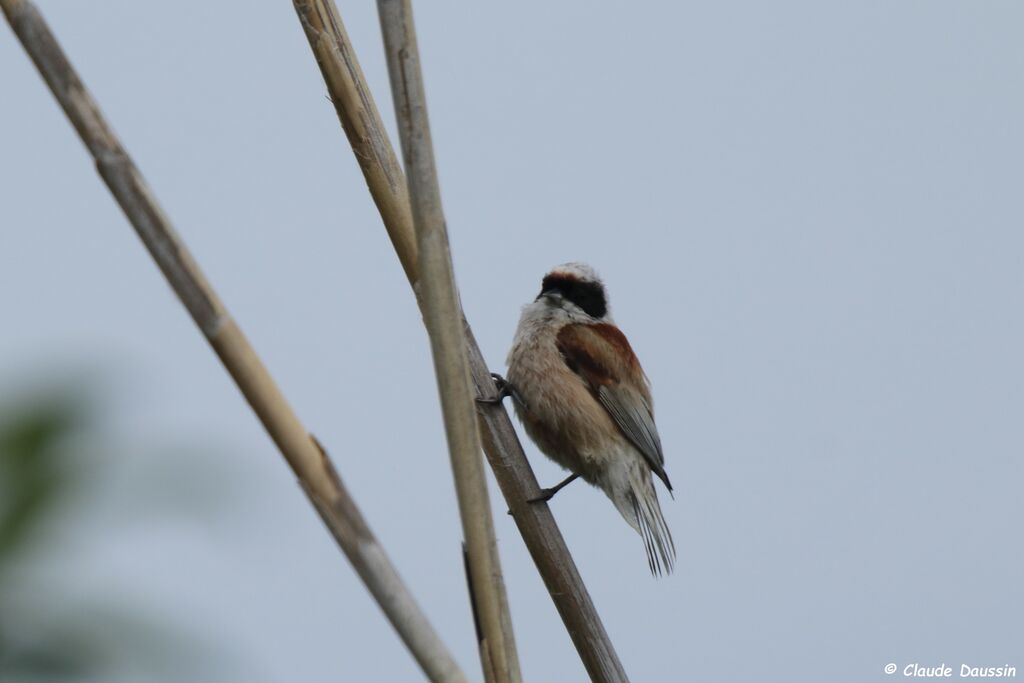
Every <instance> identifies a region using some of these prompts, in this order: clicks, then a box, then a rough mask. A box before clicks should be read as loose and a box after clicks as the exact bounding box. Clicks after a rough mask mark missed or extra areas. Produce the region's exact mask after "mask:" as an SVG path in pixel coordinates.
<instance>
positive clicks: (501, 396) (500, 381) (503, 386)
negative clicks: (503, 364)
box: [476, 372, 527, 410]
mask: <svg viewBox="0 0 1024 683" xmlns="http://www.w3.org/2000/svg"><path fill="white" fill-rule="evenodd" d="M491 379H493V380H494V387H495V388H496V389H497V390H498V395H497V396H492V397H488V398H483V397H477V399H476V401H477V403H484V404H487V405H498V404H500V403H501V402H502V401H504V400H505V397H506V396H511V397H512V400H513V401H515V402H516V403H518V404H519V407H520V408H522V409H523V410H526V409H527V408H526V401H524V400H523V397H522V396H521V395H520V394H519V390H518V389H516V388H515V387H514V386H513V385H512V383H511V382H509V381H508V380H507V379H505V378H504V377H502V376H501V375H499V374H498V373H496V372H492V373H491Z"/></svg>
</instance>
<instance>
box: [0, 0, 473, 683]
mask: <svg viewBox="0 0 1024 683" xmlns="http://www.w3.org/2000/svg"><path fill="white" fill-rule="evenodd" d="M0 6H2V8H3V11H4V14H5V15H6V17H7V20H8V22H9V23H10V25H11V28H12V29H13V30H14V33H15V34H16V35H17V36H18V38H19V40H20V41H21V43H22V45H23V46H24V48H25V50H26V52H28V54H29V56H30V57H31V59H32V61H33V62H34V63H35V65H36V67H37V68H38V69H39V72H40V74H41V75H42V77H43V79H44V80H45V81H46V83H47V85H48V86H49V87H50V90H51V91H52V92H53V94H54V95H55V96H56V98H57V101H58V102H59V103H60V106H61V108H62V109H63V110H64V112H65V113H66V114H67V116H68V118H69V119H70V120H71V123H72V125H74V127H75V130H77V131H78V134H79V136H80V137H81V138H82V141H83V142H84V143H85V145H86V147H87V148H88V149H89V152H90V153H91V154H92V156H93V158H94V159H95V161H96V167H97V170H98V171H99V174H100V176H101V177H102V178H103V180H104V182H105V183H106V184H107V187H108V188H109V189H110V192H111V193H112V194H113V195H114V198H115V199H116V200H117V202H118V204H119V205H120V206H121V208H122V210H123V211H124V213H125V215H126V216H127V217H128V220H129V221H130V222H131V224H132V226H134V228H135V231H136V232H137V233H138V235H139V237H140V238H141V239H142V241H143V243H144V244H145V246H146V248H147V249H148V250H149V253H150V255H151V256H152V257H153V259H154V260H155V261H156V262H157V265H158V266H159V267H160V270H161V271H163V273H164V276H165V277H166V278H167V281H168V282H169V283H170V285H171V287H172V289H173V290H174V292H175V293H176V294H177V295H178V298H179V299H181V301H182V303H183V304H184V305H185V308H186V309H188V312H189V313H190V314H191V316H192V319H193V320H194V321H195V323H196V325H197V326H198V327H199V329H200V330H201V331H202V333H203V335H204V336H205V337H206V339H207V340H208V341H209V343H210V345H211V346H212V347H213V349H214V351H215V352H216V353H217V355H218V356H219V357H220V359H221V361H222V362H223V364H224V367H225V368H227V370H228V372H229V373H230V375H231V377H232V378H233V379H234V380H235V383H236V384H237V385H238V388H239V389H240V390H241V392H242V394H243V395H244V396H245V398H246V400H247V401H248V402H249V404H250V405H251V406H252V409H253V411H255V413H256V415H257V417H258V418H259V419H260V421H261V422H262V423H263V426H264V427H265V428H266V430H267V432H268V433H269V435H270V437H271V438H272V439H273V441H274V443H275V444H277V447H278V449H280V451H281V454H282V455H283V456H284V457H285V459H286V460H287V461H288V464H289V465H290V466H291V468H292V470H293V471H294V472H295V475H296V477H298V480H299V482H300V484H301V485H302V487H303V489H304V490H305V492H306V494H307V495H308V496H309V499H310V501H311V502H312V503H313V505H314V507H315V508H316V510H317V512H319V514H320V516H321V518H322V519H323V521H324V523H325V524H326V526H327V528H328V529H329V530H330V532H331V534H332V535H333V536H334V538H335V540H336V541H337V543H338V545H339V546H341V549H342V550H343V551H344V552H345V554H346V556H348V558H349V561H350V562H351V563H352V566H353V567H354V568H355V570H356V572H357V573H358V574H359V576H360V577H361V578H362V580H363V582H364V583H365V584H366V586H367V588H368V589H369V590H370V592H371V593H372V594H373V596H374V598H376V600H377V603H378V604H379V605H380V607H381V609H382V610H383V611H384V613H385V615H386V616H387V617H388V619H389V620H390V621H391V624H392V625H393V626H394V627H395V630H397V631H398V633H399V635H400V637H401V638H402V640H403V641H404V642H405V644H406V646H407V647H408V648H409V650H410V651H411V652H412V654H413V656H414V657H415V658H416V660H417V662H419V664H420V666H421V667H422V669H423V671H424V673H426V675H427V677H428V678H429V679H430V680H432V681H444V682H452V683H464V682H465V681H466V677H465V675H464V674H463V673H462V672H461V671H460V670H459V667H458V665H457V664H456V662H455V660H454V658H453V657H452V656H451V654H450V653H449V652H448V650H447V648H446V647H445V646H444V644H443V643H442V642H441V640H440V638H439V637H438V636H437V634H436V632H435V631H434V630H433V628H432V627H431V626H430V624H429V622H428V621H427V619H426V616H425V615H424V614H423V612H422V611H421V610H420V608H419V606H418V605H417V604H416V602H415V600H414V599H413V597H412V595H411V594H410V593H409V591H408V589H407V588H406V586H405V584H404V583H403V582H402V579H401V577H399V575H398V573H397V571H396V570H395V568H394V566H393V565H392V564H391V561H390V560H389V559H388V557H387V555H386V553H385V552H384V549H383V548H382V547H381V545H380V543H379V542H378V541H377V539H376V538H375V537H374V535H373V533H372V532H371V531H370V528H369V527H368V526H367V524H366V521H365V519H364V518H363V516H362V514H361V513H360V511H359V509H358V508H357V507H356V504H355V501H354V500H353V499H352V497H351V496H350V495H349V493H348V491H347V490H346V488H345V486H344V484H343V483H342V481H341V479H340V478H339V476H338V473H337V472H336V470H335V469H334V467H333V465H332V463H331V462H330V460H329V459H328V456H327V454H326V453H325V452H324V451H323V449H322V448H320V446H319V444H318V443H316V442H315V440H314V439H313V438H312V437H311V436H310V434H309V433H308V432H307V431H306V429H305V427H303V425H302V423H301V422H300V421H299V419H298V416H296V415H295V413H294V412H293V411H292V408H291V406H290V405H289V404H288V401H287V400H286V399H285V397H284V396H283V395H282V393H281V391H280V390H279V389H278V387H277V385H276V383H275V382H274V380H273V378H272V377H271V376H270V374H269V373H268V372H267V369H266V368H265V367H264V366H263V363H262V362H261V361H260V359H259V357H258V356H257V355H256V352H255V350H254V349H253V348H252V346H251V345H250V344H249V342H248V341H247V340H246V338H245V336H244V335H243V334H242V331H241V329H240V328H239V327H238V325H237V324H236V323H235V321H234V320H233V319H232V318H231V316H230V314H229V313H228V311H227V309H226V308H225V307H224V305H223V304H222V303H221V301H220V299H219V298H218V297H217V294H216V292H214V290H213V288H212V287H211V286H210V285H209V283H208V282H207V281H206V278H205V277H204V275H203V273H202V272H201V271H200V269H199V267H198V265H196V263H195V261H193V259H192V257H191V255H190V254H189V252H188V249H187V248H186V247H185V245H184V243H183V242H182V241H181V239H180V238H179V237H178V236H177V234H176V233H175V231H174V228H173V226H172V225H171V223H170V221H169V220H168V218H167V216H166V215H165V214H164V213H163V211H162V210H161V208H160V207H159V205H158V204H157V202H156V199H155V198H154V197H153V194H152V192H151V191H150V189H149V187H148V186H147V185H146V183H145V181H144V180H143V178H142V175H141V173H140V172H139V170H138V168H136V166H135V164H134V163H133V162H132V160H131V158H130V157H129V156H128V153H127V152H126V151H125V149H124V147H123V146H122V145H121V143H120V142H119V141H118V140H117V138H116V137H115V135H114V133H113V131H112V130H111V128H110V126H109V125H108V124H107V122H106V120H105V119H104V118H103V115H102V114H101V113H100V111H99V108H98V107H97V105H96V103H95V101H94V100H93V98H92V96H91V95H90V94H89V92H88V91H87V90H86V88H85V86H84V85H83V84H82V82H81V80H80V79H79V77H78V75H77V74H76V73H75V71H74V69H73V67H72V66H71V64H70V62H69V61H68V59H67V57H66V56H65V54H64V52H63V50H62V49H61V47H60V45H59V44H58V43H57V40H56V38H55V37H54V36H53V34H52V33H51V32H50V30H49V28H48V26H47V25H46V22H45V21H44V19H43V18H42V16H41V15H40V14H39V12H38V10H37V9H36V8H35V6H34V5H32V4H31V3H30V2H28V1H27V0H0Z"/></svg>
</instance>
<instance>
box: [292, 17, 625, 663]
mask: <svg viewBox="0 0 1024 683" xmlns="http://www.w3.org/2000/svg"><path fill="white" fill-rule="evenodd" d="M293 3H294V5H295V9H296V12H297V13H298V15H299V20H300V22H301V23H302V26H303V28H304V29H305V31H306V36H307V38H308V39H309V43H310V46H311V47H312V49H313V54H314V56H315V57H316V60H317V63H318V64H319V66H320V70H321V72H322V73H323V76H324V81H325V82H326V84H327V89H328V92H329V93H330V95H331V99H332V100H333V102H334V104H335V108H336V109H337V111H338V118H339V119H340V120H341V124H342V127H343V128H344V129H345V132H346V134H347V135H348V137H349V140H350V141H352V145H353V152H354V153H355V155H356V159H357V161H358V163H359V165H360V167H361V168H362V169H363V173H364V175H365V176H366V182H367V185H369V187H370V193H371V195H372V196H373V198H374V201H375V202H376V203H377V207H378V209H379V210H380V213H381V217H382V218H383V220H384V226H385V228H386V229H387V231H388V235H389V236H390V238H391V242H392V244H393V246H394V248H395V251H396V252H397V254H398V258H399V260H400V261H401V263H402V266H403V268H404V269H405V273H406V276H407V277H408V279H409V283H410V285H412V287H413V291H414V292H417V294H418V285H417V282H418V276H417V271H416V270H415V264H416V263H417V258H418V257H417V251H416V239H415V231H414V229H413V227H412V220H411V210H410V208H409V204H408V196H407V195H403V194H402V193H401V192H399V191H396V190H395V189H394V186H395V185H397V186H404V183H397V184H393V185H388V184H386V183H385V182H384V181H383V178H385V177H386V176H387V175H390V174H391V171H389V173H384V172H383V169H382V168H376V166H377V165H378V164H381V165H383V164H387V163H389V161H388V160H394V159H395V155H394V152H393V151H390V152H384V151H380V150H378V151H377V153H375V154H374V155H372V156H371V155H368V154H367V153H366V152H365V147H366V142H365V140H375V141H378V142H381V143H382V144H387V140H388V137H387V134H386V133H385V132H384V127H383V124H382V123H381V121H380V116H379V115H378V114H377V109H376V105H375V104H374V102H373V98H372V96H371V95H370V92H369V88H368V86H367V84H366V81H365V79H364V78H363V76H362V70H361V68H360V67H359V63H358V60H357V58H356V55H355V51H354V50H353V48H352V44H351V43H350V42H349V39H348V35H347V34H346V33H345V30H344V26H343V25H342V23H341V20H340V17H339V16H338V11H337V8H336V7H335V5H334V2H333V1H332V0H293ZM352 126H358V129H356V130H352V129H351V127H352ZM381 160H383V161H381ZM462 322H463V325H464V327H465V339H466V352H467V358H468V360H469V369H470V374H471V377H472V380H473V384H474V386H475V387H476V392H477V395H478V396H482V397H493V396H494V395H495V393H496V392H495V388H494V383H493V381H492V380H491V376H490V372H489V369H488V367H487V364H486V363H485V361H484V358H483V354H482V353H481V352H480V348H479V346H478V345H477V343H476V339H475V338H474V337H473V333H472V330H471V329H470V327H469V323H468V322H466V320H465V317H463V318H462ZM477 412H478V419H479V422H480V428H481V429H480V436H481V440H482V441H483V447H484V452H485V453H486V455H487V459H488V462H489V463H490V465H491V470H492V471H493V472H494V476H495V478H496V479H497V481H498V486H499V487H500V488H501V492H502V494H503V495H504V496H505V500H506V502H507V503H508V505H509V511H510V512H511V513H512V517H513V519H515V522H516V525H517V526H518V528H519V532H520V534H522V537H523V541H524V542H525V543H526V547H527V549H528V550H529V552H530V555H531V557H532V558H533V561H534V563H535V564H536V565H537V570H538V571H539V572H540V575H541V577H542V578H543V580H544V584H545V585H546V586H547V589H548V593H549V594H550V595H551V599H552V601H553V602H554V603H555V607H556V608H557V609H558V613H559V615H560V616H561V617H562V621H563V623H564V624H565V627H566V630H567V631H568V633H569V636H570V638H572V641H573V644H574V645H575V646H576V651H577V652H578V653H579V656H580V659H581V660H582V661H583V665H584V667H585V668H586V670H587V673H588V674H589V675H590V678H591V680H592V681H596V682H600V683H606V682H607V683H611V682H615V683H621V682H623V681H628V680H629V679H628V677H627V676H626V672H625V670H624V669H623V668H622V663H621V662H620V661H619V658H618V655H617V654H616V652H615V648H614V646H613V645H612V642H611V640H610V639H609V638H608V633H607V632H606V631H605V629H604V625H603V624H602V623H601V618H600V616H598V614H597V610H596V609H595V608H594V603H593V602H592V601H591V599H590V594H589V593H588V592H587V588H586V586H585V585H584V583H583V579H582V578H581V577H580V574H579V571H578V570H577V568H576V563H575V562H574V561H573V559H572V555H571V554H570V553H569V549H568V548H567V547H566V545H565V539H564V538H563V537H562V534H561V532H560V531H559V530H558V526H557V525H556V524H555V520H554V517H552V515H551V510H550V509H549V508H548V506H547V505H546V504H544V503H537V504H534V503H528V502H527V501H528V500H529V499H531V498H535V497H536V496H538V495H539V494H540V487H539V486H538V484H537V478H536V477H535V476H534V474H533V470H532V469H531V467H530V463H529V461H527V459H526V454H525V453H524V452H523V447H522V444H520V442H519V438H518V437H517V436H516V433H515V429H514V428H513V427H512V421H511V420H510V419H509V417H508V413H507V412H505V410H503V409H502V408H500V407H487V406H481V407H479V408H478V411H477Z"/></svg>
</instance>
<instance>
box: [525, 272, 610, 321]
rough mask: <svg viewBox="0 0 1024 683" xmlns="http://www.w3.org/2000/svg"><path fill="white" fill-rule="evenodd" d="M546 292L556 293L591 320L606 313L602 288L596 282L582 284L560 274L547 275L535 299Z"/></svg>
mask: <svg viewBox="0 0 1024 683" xmlns="http://www.w3.org/2000/svg"><path fill="white" fill-rule="evenodd" d="M548 292H558V293H559V294H561V295H562V296H563V297H565V298H566V299H568V300H569V301H571V302H573V303H574V304H576V305H577V306H579V307H580V308H581V309H582V310H583V312H584V313H586V314H587V315H589V316H590V317H592V318H603V317H604V316H605V314H606V313H607V312H608V302H607V301H605V298H604V287H602V286H601V285H600V284H598V283H597V282H584V281H582V280H578V279H576V278H574V277H572V276H568V275H563V274H560V273H559V274H555V275H548V276H547V277H545V278H544V282H543V283H542V284H541V287H540V294H538V295H537V298H538V299H539V298H541V297H542V296H544V295H545V294H547V293H548Z"/></svg>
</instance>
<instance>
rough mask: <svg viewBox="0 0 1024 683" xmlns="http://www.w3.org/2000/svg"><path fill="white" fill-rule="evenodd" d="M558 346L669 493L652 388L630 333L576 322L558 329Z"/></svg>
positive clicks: (669, 484)
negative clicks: (631, 341) (630, 342)
mask: <svg viewBox="0 0 1024 683" xmlns="http://www.w3.org/2000/svg"><path fill="white" fill-rule="evenodd" d="M557 345H558V350H559V351H560V352H561V353H562V357H563V358H564V359H565V364H566V365H568V366H569V369H570V370H572V371H573V372H575V373H576V374H577V375H579V376H580V378H581V379H583V381H584V383H586V385H587V386H588V387H589V388H590V391H591V393H592V394H593V395H594V397H595V398H596V399H597V400H598V402H600V404H601V405H602V406H604V409H605V410H607V411H608V414H609V415H610V416H611V417H612V419H613V420H614V421H615V424H617V425H618V426H619V429H621V430H622V433H623V434H625V435H626V438H628V439H629V440H630V442H632V444H633V445H634V446H636V447H637V449H638V450H639V451H640V453H642V454H643V456H644V458H645V459H646V460H647V462H648V464H649V465H650V466H651V470H652V471H653V472H654V473H655V474H657V475H658V476H659V477H661V480H662V481H663V482H665V486H667V487H668V490H669V491H671V490H672V484H671V483H670V482H669V480H668V475H667V474H665V455H664V453H662V450H661V438H660V437H659V436H658V428H657V427H655V425H654V407H653V402H652V400H651V390H650V387H649V386H648V383H647V377H646V376H645V375H644V371H643V369H642V368H641V367H640V361H638V360H637V357H636V354H635V353H633V349H632V347H630V345H629V341H628V340H627V339H626V335H624V334H622V332H620V331H619V328H617V327H615V326H614V325H609V324H607V323H597V324H587V323H577V324H572V325H566V326H565V327H563V328H562V329H561V330H559V332H558V337H557Z"/></svg>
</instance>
